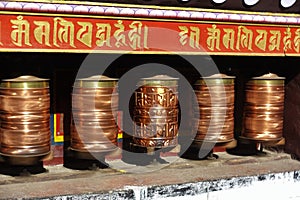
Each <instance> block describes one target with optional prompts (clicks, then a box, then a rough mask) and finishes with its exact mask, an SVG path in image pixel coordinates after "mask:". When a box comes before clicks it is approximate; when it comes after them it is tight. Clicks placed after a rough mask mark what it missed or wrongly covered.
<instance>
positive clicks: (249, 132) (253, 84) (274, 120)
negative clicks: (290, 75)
mask: <svg viewBox="0 0 300 200" xmlns="http://www.w3.org/2000/svg"><path fill="white" fill-rule="evenodd" d="M283 111H284V78H282V77H278V76H277V75H276V74H266V75H263V76H261V77H255V78H253V79H252V80H250V81H249V82H248V83H247V85H246V99H245V105H244V125H243V133H242V136H243V137H245V138H249V139H252V140H262V141H268V140H276V139H280V138H282V129H283Z"/></svg>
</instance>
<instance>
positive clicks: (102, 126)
mask: <svg viewBox="0 0 300 200" xmlns="http://www.w3.org/2000/svg"><path fill="white" fill-rule="evenodd" d="M117 83H118V79H114V78H109V77H106V76H91V77H88V78H83V79H77V80H76V81H75V83H74V87H73V93H72V123H71V149H72V150H74V151H76V152H89V153H104V152H111V151H113V150H115V149H116V148H117V134H118V125H117V120H116V118H117V112H118V98H119V96H118V91H117V88H118V86H117Z"/></svg>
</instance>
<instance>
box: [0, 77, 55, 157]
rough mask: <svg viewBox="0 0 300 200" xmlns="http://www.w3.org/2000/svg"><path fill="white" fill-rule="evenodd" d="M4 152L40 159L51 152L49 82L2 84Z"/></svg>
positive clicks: (0, 103)
mask: <svg viewBox="0 0 300 200" xmlns="http://www.w3.org/2000/svg"><path fill="white" fill-rule="evenodd" d="M0 110H1V116H0V119H1V125H0V138H1V141H0V152H1V154H4V155H6V156H19V157H22V156H26V157H30V156H33V157H34V156H39V155H44V154H47V153H49V152H50V138H51V133H50V93H49V81H48V79H41V78H38V77H34V76H20V77H18V78H14V79H4V80H2V82H1V83H0Z"/></svg>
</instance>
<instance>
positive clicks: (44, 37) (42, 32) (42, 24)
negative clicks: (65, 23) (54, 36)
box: [33, 21, 51, 47]
mask: <svg viewBox="0 0 300 200" xmlns="http://www.w3.org/2000/svg"><path fill="white" fill-rule="evenodd" d="M33 23H34V24H35V25H36V26H37V27H36V28H35V29H34V31H33V33H34V38H35V40H36V41H37V42H38V43H39V44H42V45H43V44H45V45H46V46H48V47H51V45H50V23H49V22H47V21H34V22H33Z"/></svg>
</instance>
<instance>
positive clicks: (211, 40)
mask: <svg viewBox="0 0 300 200" xmlns="http://www.w3.org/2000/svg"><path fill="white" fill-rule="evenodd" d="M207 31H208V33H207V34H208V37H207V40H206V44H207V48H208V49H209V50H211V51H214V50H215V48H216V49H217V50H220V35H221V31H220V29H218V28H217V25H215V24H213V25H212V28H207Z"/></svg>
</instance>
